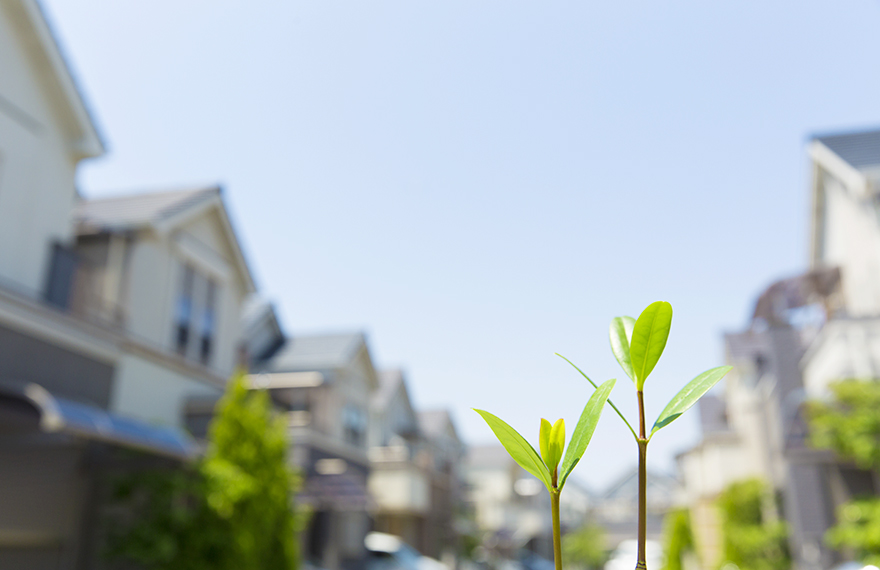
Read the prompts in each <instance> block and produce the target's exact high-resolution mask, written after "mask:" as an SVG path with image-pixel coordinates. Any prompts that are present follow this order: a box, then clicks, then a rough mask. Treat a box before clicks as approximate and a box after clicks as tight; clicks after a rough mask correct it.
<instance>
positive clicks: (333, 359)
mask: <svg viewBox="0 0 880 570" xmlns="http://www.w3.org/2000/svg"><path fill="white" fill-rule="evenodd" d="M365 344H366V339H365V337H364V335H363V333H359V332H358V333H342V334H323V335H312V336H296V337H294V338H292V339H290V340H288V341H287V343H286V344H285V345H284V346H282V347H281V349H280V350H278V352H276V353H275V355H274V356H273V357H272V358H271V359H269V360H268V361H267V362H266V371H267V372H297V371H309V370H333V369H337V368H342V367H344V366H346V365H347V364H348V363H349V362H351V360H352V359H353V358H354V357H355V356H356V355H357V353H358V351H359V350H360V348H361V347H362V346H364V345H365Z"/></svg>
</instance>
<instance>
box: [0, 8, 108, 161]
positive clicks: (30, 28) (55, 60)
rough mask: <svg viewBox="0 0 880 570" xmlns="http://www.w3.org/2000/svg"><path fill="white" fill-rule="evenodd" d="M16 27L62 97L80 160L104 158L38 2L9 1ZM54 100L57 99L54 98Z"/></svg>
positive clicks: (44, 73)
mask: <svg viewBox="0 0 880 570" xmlns="http://www.w3.org/2000/svg"><path fill="white" fill-rule="evenodd" d="M3 7H4V8H8V9H9V14H10V16H11V18H12V21H13V25H15V26H16V29H18V30H19V31H20V32H22V33H23V34H24V35H25V37H26V38H27V42H26V47H27V48H29V49H31V53H32V54H33V56H34V60H33V61H34V62H36V64H37V66H38V67H37V70H36V71H37V72H38V74H39V75H40V76H41V77H42V78H43V79H44V80H45V81H46V83H47V84H48V85H50V86H52V87H53V88H54V90H55V93H53V94H52V95H53V96H54V95H58V97H57V98H56V100H57V101H59V102H60V103H61V107H62V110H63V112H64V114H65V117H66V119H67V120H68V121H69V122H68V123H67V125H68V126H69V127H70V128H71V130H72V131H73V132H71V134H72V135H73V139H72V140H70V141H69V142H70V144H71V148H72V150H73V152H74V153H75V154H76V155H77V156H78V158H86V157H95V156H101V155H102V154H104V143H103V142H102V141H101V136H100V135H99V133H98V129H97V128H96V127H95V122H94V120H93V118H92V116H91V114H90V113H89V110H88V106H87V105H86V103H85V98H84V97H83V95H82V92H81V91H80V89H79V87H78V86H77V84H76V81H75V80H74V77H73V74H72V73H71V70H70V66H69V65H68V64H67V61H66V60H65V58H64V54H63V53H62V51H61V47H60V46H59V44H58V41H57V40H56V39H55V34H54V33H53V32H52V29H51V26H50V25H49V22H48V20H47V19H46V15H45V13H44V12H43V9H42V7H41V6H40V3H39V2H37V0H7V1H6V2H4V3H3ZM53 98H54V97H53Z"/></svg>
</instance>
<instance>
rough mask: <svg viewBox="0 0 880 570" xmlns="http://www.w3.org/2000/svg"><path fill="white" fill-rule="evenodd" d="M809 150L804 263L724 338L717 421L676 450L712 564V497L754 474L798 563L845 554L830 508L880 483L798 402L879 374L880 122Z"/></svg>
mask: <svg viewBox="0 0 880 570" xmlns="http://www.w3.org/2000/svg"><path fill="white" fill-rule="evenodd" d="M808 154H809V156H810V160H811V176H810V193H811V198H812V200H811V201H812V208H811V211H810V267H809V268H808V270H806V271H805V272H804V273H803V274H801V275H796V276H793V277H789V278H786V279H782V280H779V281H777V282H775V283H773V284H772V285H770V286H769V287H768V288H767V289H766V290H765V291H764V292H763V293H762V294H761V295H760V296H759V298H758V300H757V302H756V305H755V310H754V313H753V316H752V320H751V322H750V324H749V327H748V328H747V329H746V330H744V331H741V332H737V333H732V334H728V335H726V336H725V348H726V359H727V361H728V363H729V364H731V365H733V367H734V369H733V370H732V371H731V373H730V374H729V375H728V376H727V378H726V380H725V393H724V397H723V398H722V399H721V400H720V406H719V403H718V402H714V401H712V400H707V401H704V402H701V403H700V406H701V412H704V413H710V412H709V411H707V408H706V406H711V407H716V408H718V410H717V411H716V413H715V415H716V416H717V417H718V418H720V419H719V420H718V421H715V422H712V423H713V425H714V426H715V427H714V428H711V429H706V425H705V424H704V435H703V439H702V441H701V442H700V443H699V444H698V445H697V446H696V447H695V448H694V449H692V450H689V451H688V452H686V453H684V454H683V455H682V456H681V457H680V465H681V466H682V472H683V475H684V479H685V484H686V488H687V494H688V504H689V506H690V508H691V515H692V517H693V519H694V522H695V524H694V528H695V529H697V530H696V534H697V536H696V537H695V538H696V541H697V546H698V549H699V550H701V557H702V559H703V560H702V561H703V564H704V565H708V566H711V565H713V564H715V563H717V562H720V531H719V528H718V521H717V514H715V513H714V509H713V507H712V504H713V501H714V499H715V498H716V497H717V495H718V493H719V492H720V490H721V489H723V488H724V487H725V486H726V485H728V484H730V483H731V482H733V481H736V480H739V479H742V478H746V477H754V476H757V477H760V478H762V479H764V480H765V481H767V482H768V483H769V484H770V485H771V486H772V487H773V488H774V489H775V490H776V491H777V493H778V495H779V498H780V502H781V504H782V508H781V509H770V510H771V511H773V510H775V511H776V512H771V513H770V515H771V516H780V515H782V514H784V516H785V518H786V520H787V522H788V525H789V533H790V534H789V546H790V550H791V553H792V557H793V559H794V561H795V565H796V567H797V568H799V569H801V570H813V569H819V568H829V567H831V566H832V565H834V564H835V563H836V562H838V561H840V560H841V558H842V557H843V554H842V553H838V552H835V551H833V550H831V549H830V548H829V546H828V545H827V543H826V542H825V540H824V537H825V534H826V532H827V531H828V529H829V528H830V527H831V526H833V525H834V524H835V522H836V521H835V511H836V508H837V507H838V506H839V505H840V504H841V503H843V502H845V501H848V500H850V499H851V498H853V497H855V496H858V495H861V494H866V493H867V494H875V493H876V491H877V488H876V486H875V483H874V477H873V476H872V474H870V473H868V472H865V471H861V470H859V469H857V468H855V467H854V466H853V465H850V464H847V463H845V462H841V461H839V460H838V459H836V458H835V457H834V456H833V455H832V454H831V453H830V452H828V451H826V450H819V449H813V448H811V447H810V446H809V444H808V425H807V422H806V420H805V418H804V417H803V413H802V404H803V403H804V402H806V401H807V400H809V399H815V398H825V397H827V395H828V385H829V383H830V382H833V381H835V380H840V379H844V378H852V377H857V378H878V377H880V367H878V365H880V342H878V341H880V216H878V214H880V209H878V208H880V200H878V196H880V193H878V191H880V130H870V131H862V132H853V133H841V134H829V135H820V136H816V137H813V138H812V139H811V140H810V142H809V146H808ZM771 506H772V505H771Z"/></svg>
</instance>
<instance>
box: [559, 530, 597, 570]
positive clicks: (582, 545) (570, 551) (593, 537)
mask: <svg viewBox="0 0 880 570" xmlns="http://www.w3.org/2000/svg"><path fill="white" fill-rule="evenodd" d="M562 552H563V556H564V559H565V562H566V564H568V565H573V566H579V567H581V568H589V569H596V568H601V567H602V565H603V564H604V563H605V560H606V559H607V558H608V554H607V546H606V541H605V531H604V530H602V527H600V526H598V525H595V524H588V525H585V526H582V527H581V528H579V529H578V530H576V531H573V532H569V533H567V534H566V535H565V536H564V537H562Z"/></svg>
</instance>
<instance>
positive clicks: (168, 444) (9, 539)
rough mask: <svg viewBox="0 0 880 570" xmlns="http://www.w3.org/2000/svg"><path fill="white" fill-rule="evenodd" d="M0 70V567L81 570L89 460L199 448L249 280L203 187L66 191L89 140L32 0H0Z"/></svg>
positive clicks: (93, 474)
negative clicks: (194, 430) (195, 414)
mask: <svg viewBox="0 0 880 570" xmlns="http://www.w3.org/2000/svg"><path fill="white" fill-rule="evenodd" d="M0 77H2V81H0V489H3V492H2V493H0V568H3V569H13V570H15V569H19V568H21V569H24V568H27V569H37V570H40V569H43V568H45V569H47V570H48V569H50V568H51V569H53V570H55V569H73V568H94V567H95V565H96V564H97V561H98V559H99V555H100V548H99V544H98V541H99V537H98V536H97V535H96V533H95V529H96V528H97V523H98V520H99V517H100V508H101V498H102V497H103V495H104V493H105V491H106V486H105V485H104V484H105V483H106V481H107V479H106V474H107V473H108V472H111V471H117V470H119V469H121V468H124V466H125V465H127V463H126V459H125V458H126V456H127V454H129V453H130V450H139V451H142V452H146V455H144V456H143V457H145V458H147V460H150V461H152V460H156V461H158V460H160V458H167V459H171V460H173V461H180V460H181V459H186V458H190V457H193V456H194V455H195V454H196V453H198V447H197V445H196V444H195V442H194V441H193V439H192V438H191V437H190V436H189V435H188V434H187V433H186V431H185V430H184V429H183V428H184V426H186V425H187V424H189V423H191V422H190V420H191V418H190V417H188V412H190V402H199V401H203V400H211V401H212V400H216V399H217V397H218V396H219V395H220V394H221V393H222V391H223V389H224V386H225V382H226V380H227V378H228V377H229V375H230V374H231V372H232V370H233V368H234V366H235V365H236V364H237V363H238V362H239V352H240V347H241V346H242V340H243V339H242V329H241V325H240V320H241V312H242V305H243V301H244V298H245V296H246V295H248V294H249V293H250V292H252V291H253V290H254V285H253V279H252V277H251V275H250V272H249V270H248V268H247V265H246V263H245V262H244V258H243V256H242V254H241V250H240V248H239V246H238V242H237V239H236V237H235V233H234V232H233V231H232V228H231V226H230V224H229V219H228V216H227V214H226V210H225V207H224V205H223V200H222V195H221V192H220V190H219V189H218V188H216V187H214V188H197V189H188V190H181V191H175V192H161V193H150V194H141V195H136V196H125V197H120V198H112V199H102V200H85V199H83V198H82V197H81V196H79V195H78V193H77V191H76V188H75V185H74V178H75V173H76V168H77V165H78V164H79V161H80V160H82V159H84V158H89V157H96V156H100V155H101V154H102V153H103V152H104V149H103V146H102V143H101V140H100V137H99V136H98V134H97V130H96V129H95V126H94V124H93V122H92V119H91V117H90V115H89V113H88V112H87V108H86V105H85V104H84V102H83V99H82V97H81V95H80V93H79V91H78V90H77V88H76V84H75V82H74V81H73V79H72V77H71V73H70V71H69V69H68V68H67V66H66V64H65V60H64V58H63V56H62V54H61V52H60V50H59V47H58V45H57V43H56V42H55V40H54V38H53V36H52V33H51V30H50V29H49V27H48V26H47V23H46V20H45V18H44V17H43V14H42V12H41V9H40V6H39V4H38V3H37V2H35V1H34V0H0ZM193 411H203V410H201V409H195V408H194V409H193ZM163 460H164V459H163Z"/></svg>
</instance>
